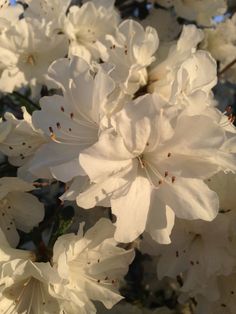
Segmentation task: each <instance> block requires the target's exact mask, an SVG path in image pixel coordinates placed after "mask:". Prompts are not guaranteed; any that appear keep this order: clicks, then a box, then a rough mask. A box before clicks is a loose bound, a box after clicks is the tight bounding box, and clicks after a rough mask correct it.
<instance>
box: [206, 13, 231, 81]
mask: <svg viewBox="0 0 236 314" xmlns="http://www.w3.org/2000/svg"><path fill="white" fill-rule="evenodd" d="M204 32H205V40H204V42H203V43H202V47H203V48H204V49H206V50H208V51H209V52H210V53H211V54H212V56H213V57H214V58H215V59H216V60H218V61H219V62H220V70H222V69H223V68H225V67H226V66H227V65H228V64H230V63H231V62H232V61H233V60H234V59H235V56H236V44H235V42H236V14H234V15H233V16H232V18H231V19H227V20H226V21H225V22H223V23H220V24H218V25H217V26H216V27H215V28H214V29H205V30H204ZM224 77H225V78H226V79H227V80H229V81H230V82H232V83H236V65H234V66H232V67H231V68H230V69H228V70H227V71H226V72H225V73H224Z"/></svg>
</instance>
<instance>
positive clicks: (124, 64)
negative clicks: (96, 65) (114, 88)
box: [102, 20, 159, 94]
mask: <svg viewBox="0 0 236 314" xmlns="http://www.w3.org/2000/svg"><path fill="white" fill-rule="evenodd" d="M105 44H106V47H107V51H106V53H104V55H103V56H102V59H104V60H105V61H107V62H109V63H111V64H113V65H114V69H113V70H112V71H111V76H112V78H113V79H114V80H115V81H116V82H117V83H119V84H120V86H121V89H124V91H125V92H126V93H128V94H133V93H134V92H135V91H137V89H138V88H139V87H140V86H143V85H145V84H146V83H147V78H148V77H147V69H146V68H147V67H148V66H149V65H150V64H151V63H152V62H153V61H154V60H155V57H154V56H153V55H154V53H155V52H156V50H157V48H158V44H159V39H158V35H157V32H156V31H155V29H154V28H152V27H147V28H146V29H144V28H143V27H142V25H141V24H139V23H138V22H135V21H133V20H125V21H123V22H122V23H121V24H120V25H119V27H118V28H117V30H116V35H115V36H112V35H107V36H106V43H105Z"/></svg>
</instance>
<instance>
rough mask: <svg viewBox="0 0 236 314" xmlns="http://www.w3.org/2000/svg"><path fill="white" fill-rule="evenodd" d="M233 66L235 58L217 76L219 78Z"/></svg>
mask: <svg viewBox="0 0 236 314" xmlns="http://www.w3.org/2000/svg"><path fill="white" fill-rule="evenodd" d="M234 64H236V58H235V59H234V60H233V61H231V62H230V63H229V64H227V65H226V66H225V67H224V68H223V69H222V70H221V71H220V72H219V73H218V76H221V75H222V74H224V73H225V72H226V71H228V70H229V69H230V68H231V67H232V66H233V65H234Z"/></svg>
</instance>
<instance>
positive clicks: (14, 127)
mask: <svg viewBox="0 0 236 314" xmlns="http://www.w3.org/2000/svg"><path fill="white" fill-rule="evenodd" d="M22 111H23V119H22V120H18V119H16V118H15V117H14V115H13V114H11V113H9V112H7V113H6V114H5V121H2V122H1V123H0V128H1V134H2V139H0V151H1V152H3V153H4V154H5V155H6V156H8V157H9V158H8V160H9V162H10V163H11V164H13V165H15V166H18V167H19V166H23V165H25V167H21V168H19V169H18V175H22V176H23V173H25V171H26V170H27V163H28V162H29V161H30V160H31V158H32V156H33V155H34V153H35V152H36V150H37V149H38V148H39V147H40V146H41V145H42V144H43V143H45V142H46V139H45V138H44V136H43V135H42V132H40V131H38V130H36V129H34V127H33V125H32V121H31V116H30V115H29V114H28V112H27V111H26V109H25V108H24V107H23V108H22ZM4 134H6V135H5V136H3V135H4Z"/></svg>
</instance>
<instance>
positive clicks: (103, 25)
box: [65, 0, 119, 62]
mask: <svg viewBox="0 0 236 314" xmlns="http://www.w3.org/2000/svg"><path fill="white" fill-rule="evenodd" d="M114 2H115V1H114V0H109V1H107V0H94V1H88V2H86V3H84V4H83V5H82V6H81V7H78V6H72V7H71V8H70V10H69V13H68V15H67V19H66V21H65V33H66V34H67V36H68V38H69V39H70V48H69V54H70V55H77V56H79V57H83V58H84V59H85V60H87V61H88V62H89V61H90V59H91V58H95V59H99V57H100V56H101V51H100V50H103V49H105V48H104V47H103V45H102V44H101V41H102V40H104V39H105V35H106V34H112V33H114V32H115V28H116V26H117V24H118V21H119V16H118V13H117V12H116V10H115V9H114Z"/></svg>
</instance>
